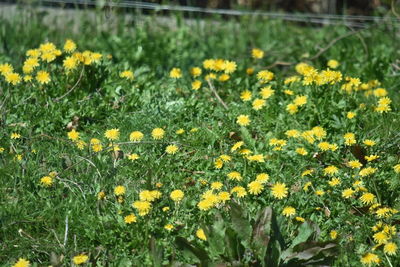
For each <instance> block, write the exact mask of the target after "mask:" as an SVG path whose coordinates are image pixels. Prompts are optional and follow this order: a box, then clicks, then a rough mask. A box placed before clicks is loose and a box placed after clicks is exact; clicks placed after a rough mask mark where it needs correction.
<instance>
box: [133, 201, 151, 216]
mask: <svg viewBox="0 0 400 267" xmlns="http://www.w3.org/2000/svg"><path fill="white" fill-rule="evenodd" d="M132 207H134V208H135V209H137V210H138V212H139V215H140V216H145V215H147V214H148V213H149V212H150V209H151V203H150V202H148V201H135V202H133V203H132Z"/></svg>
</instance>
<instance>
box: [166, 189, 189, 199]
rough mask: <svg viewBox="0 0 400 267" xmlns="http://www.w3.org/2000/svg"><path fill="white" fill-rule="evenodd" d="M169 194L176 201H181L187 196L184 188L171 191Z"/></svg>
mask: <svg viewBox="0 0 400 267" xmlns="http://www.w3.org/2000/svg"><path fill="white" fill-rule="evenodd" d="M169 196H170V198H171V199H172V200H173V201H174V202H180V201H181V200H182V199H183V197H184V196H185V194H184V193H183V191H182V190H174V191H172V192H171V194H170V195H169Z"/></svg>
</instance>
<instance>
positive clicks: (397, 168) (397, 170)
mask: <svg viewBox="0 0 400 267" xmlns="http://www.w3.org/2000/svg"><path fill="white" fill-rule="evenodd" d="M393 170H394V172H395V173H400V164H396V165H394V166H393Z"/></svg>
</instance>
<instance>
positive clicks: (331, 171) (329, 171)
mask: <svg viewBox="0 0 400 267" xmlns="http://www.w3.org/2000/svg"><path fill="white" fill-rule="evenodd" d="M338 172H339V169H338V168H337V167H336V166H333V165H330V166H328V167H326V168H325V169H324V175H335V174H337V173H338Z"/></svg>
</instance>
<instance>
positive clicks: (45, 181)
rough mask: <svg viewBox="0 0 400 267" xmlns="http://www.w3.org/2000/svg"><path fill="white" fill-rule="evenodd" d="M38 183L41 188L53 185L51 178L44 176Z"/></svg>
mask: <svg viewBox="0 0 400 267" xmlns="http://www.w3.org/2000/svg"><path fill="white" fill-rule="evenodd" d="M40 183H41V184H42V185H43V186H46V187H50V186H52V185H53V178H52V177H51V176H44V177H42V178H40Z"/></svg>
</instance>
